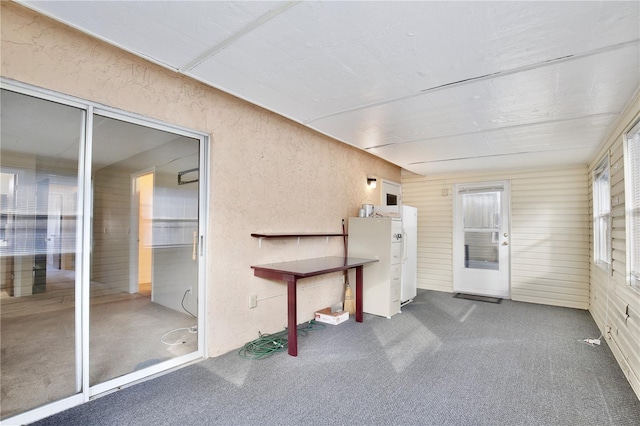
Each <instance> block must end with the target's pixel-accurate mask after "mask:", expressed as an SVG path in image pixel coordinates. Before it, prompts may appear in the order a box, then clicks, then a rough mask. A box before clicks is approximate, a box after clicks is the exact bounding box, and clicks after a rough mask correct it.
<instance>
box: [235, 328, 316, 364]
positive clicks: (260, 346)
mask: <svg viewBox="0 0 640 426" xmlns="http://www.w3.org/2000/svg"><path fill="white" fill-rule="evenodd" d="M324 327H325V325H324V324H320V323H317V322H315V321H314V320H311V321H309V322H308V323H305V324H302V325H300V326H298V335H299V336H306V335H307V334H309V332H310V331H314V330H319V329H322V328H324ZM258 335H259V337H258V338H257V339H255V340H252V341H250V342H249V343H246V344H245V345H244V346H243V347H242V348H240V350H239V351H238V355H240V356H241V357H243V358H249V359H260V358H264V357H266V356H269V355H272V354H273V353H275V352H282V351H285V350H287V344H288V339H287V330H286V329H284V330H282V331H279V332H277V333H272V334H262V333H260V332H258Z"/></svg>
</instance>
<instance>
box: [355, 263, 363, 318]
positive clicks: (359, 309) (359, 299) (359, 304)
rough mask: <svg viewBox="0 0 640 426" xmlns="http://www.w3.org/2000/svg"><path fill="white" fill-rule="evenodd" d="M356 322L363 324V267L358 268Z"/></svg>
mask: <svg viewBox="0 0 640 426" xmlns="http://www.w3.org/2000/svg"><path fill="white" fill-rule="evenodd" d="M356 321H357V322H362V265H360V266H356Z"/></svg>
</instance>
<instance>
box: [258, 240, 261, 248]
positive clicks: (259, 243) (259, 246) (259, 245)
mask: <svg viewBox="0 0 640 426" xmlns="http://www.w3.org/2000/svg"><path fill="white" fill-rule="evenodd" d="M258 248H259V249H260V248H262V237H259V238H258Z"/></svg>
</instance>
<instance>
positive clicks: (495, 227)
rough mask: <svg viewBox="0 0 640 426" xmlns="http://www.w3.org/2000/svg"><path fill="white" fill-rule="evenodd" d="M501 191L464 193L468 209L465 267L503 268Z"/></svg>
mask: <svg viewBox="0 0 640 426" xmlns="http://www.w3.org/2000/svg"><path fill="white" fill-rule="evenodd" d="M501 195H502V193H501V192H497V191H496V192H477V193H469V194H462V208H463V210H464V212H463V213H464V216H463V217H464V266H465V268H475V269H493V270H498V269H499V266H500V264H499V251H498V248H499V247H498V241H499V237H498V235H499V231H500V222H501V218H500V198H501Z"/></svg>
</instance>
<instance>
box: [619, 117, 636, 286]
mask: <svg viewBox="0 0 640 426" xmlns="http://www.w3.org/2000/svg"><path fill="white" fill-rule="evenodd" d="M633 123H634V124H633V125H631V126H630V127H629V129H628V130H627V131H626V132H625V133H624V138H623V152H624V188H625V191H624V192H625V225H626V226H625V237H626V267H627V270H626V279H627V283H628V284H629V285H630V286H631V287H633V288H636V289H637V290H638V291H640V260H637V263H638V264H637V265H636V264H635V262H634V259H639V258H640V256H638V255H637V254H636V253H635V251H640V229H635V226H638V227H640V219H638V220H637V221H634V220H633V218H634V217H637V216H640V118H637V117H636V119H635V120H634V122H633ZM631 143H633V144H634V147H633V151H632V152H631V153H630V152H629V151H630V149H631V148H630V144H631ZM633 154H635V155H633ZM633 161H635V163H632V162H633ZM632 164H633V165H632ZM635 196H637V197H638V198H637V199H636V198H635ZM636 222H639V223H636ZM634 236H635V239H634V238H633V237H634ZM634 250H635V251H634Z"/></svg>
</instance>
